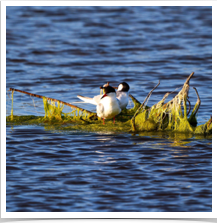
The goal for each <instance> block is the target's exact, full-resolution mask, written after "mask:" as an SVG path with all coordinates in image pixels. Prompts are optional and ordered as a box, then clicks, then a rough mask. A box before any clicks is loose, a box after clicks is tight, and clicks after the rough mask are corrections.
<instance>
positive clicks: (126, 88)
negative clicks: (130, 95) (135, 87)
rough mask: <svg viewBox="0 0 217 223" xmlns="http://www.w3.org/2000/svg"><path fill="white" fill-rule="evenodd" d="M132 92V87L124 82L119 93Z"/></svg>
mask: <svg viewBox="0 0 217 223" xmlns="http://www.w3.org/2000/svg"><path fill="white" fill-rule="evenodd" d="M129 90H130V86H129V85H128V84H127V83H126V82H122V83H120V84H119V85H118V91H125V92H128V91H129Z"/></svg>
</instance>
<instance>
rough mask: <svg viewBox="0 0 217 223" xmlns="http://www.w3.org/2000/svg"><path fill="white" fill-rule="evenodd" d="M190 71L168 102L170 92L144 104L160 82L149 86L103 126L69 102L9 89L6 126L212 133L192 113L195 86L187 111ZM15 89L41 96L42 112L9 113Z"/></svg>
mask: <svg viewBox="0 0 217 223" xmlns="http://www.w3.org/2000/svg"><path fill="white" fill-rule="evenodd" d="M193 75H194V73H191V74H190V76H189V77H188V78H187V80H186V81H185V83H184V85H183V87H182V89H181V90H180V92H179V93H178V94H177V95H176V96H175V97H174V98H173V99H172V100H170V101H169V102H167V103H165V100H166V98H167V97H168V96H169V94H170V93H166V94H165V95H164V97H163V98H162V100H161V101H159V102H158V103H157V104H155V105H153V106H152V107H148V106H147V101H148V100H149V98H150V97H151V94H152V92H153V91H154V90H155V88H157V87H158V85H159V84H160V82H159V83H158V85H157V86H155V88H154V89H152V90H151V91H150V92H149V94H148V95H147V97H146V98H145V100H144V101H143V103H140V102H139V101H138V100H136V98H134V97H133V96H132V95H130V97H131V100H132V101H133V103H134V107H133V108H131V109H124V110H122V112H121V113H120V114H119V115H118V116H116V122H115V124H113V122H112V121H111V120H106V124H105V125H103V123H102V121H101V119H100V118H98V117H97V115H96V113H94V112H90V111H88V110H85V109H82V108H79V107H77V106H75V105H71V104H69V103H66V102H63V101H60V100H57V99H52V98H47V97H44V96H41V95H36V94H31V93H28V92H24V91H21V90H17V89H13V88H10V90H11V91H12V106H11V107H12V109H11V115H9V116H7V117H6V121H7V124H8V125H24V124H25V125H27V124H30V125H46V126H55V127H56V128H58V129H62V130H81V131H88V132H126V133H129V132H133V133H141V132H182V133H190V134H196V135H197V134H202V135H211V134H212V117H211V118H210V120H209V121H208V122H206V123H204V124H203V125H199V126H198V125H197V118H196V114H197V112H198V110H199V107H200V104H201V101H200V98H199V94H198V92H197V89H196V88H194V90H195V92H196V94H197V98H198V99H197V102H196V104H195V105H194V107H193V109H192V110H191V103H190V101H189V100H188V91H189V81H190V79H191V78H192V76H193ZM14 91H18V92H21V93H24V94H28V95H30V96H34V97H38V98H42V99H43V103H44V111H45V115H44V117H42V116H15V115H14V114H13V94H14ZM65 105H66V106H70V107H71V108H72V111H71V112H68V113H64V112H63V108H64V106H65Z"/></svg>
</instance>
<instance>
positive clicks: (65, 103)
mask: <svg viewBox="0 0 217 223" xmlns="http://www.w3.org/2000/svg"><path fill="white" fill-rule="evenodd" d="M9 90H10V91H18V92H21V93H24V94H28V95H30V96H33V97H36V98H42V99H43V98H46V99H47V100H51V101H56V102H60V103H62V104H64V105H67V106H69V107H71V108H75V109H80V110H81V111H85V112H87V113H89V114H95V113H93V112H90V111H88V110H86V109H83V108H79V107H77V106H75V105H72V104H69V103H67V102H64V101H60V100H57V99H54V98H48V97H44V96H41V95H38V94H32V93H29V92H26V91H21V90H19V89H15V88H10V89H9Z"/></svg>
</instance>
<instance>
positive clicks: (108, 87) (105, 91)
mask: <svg viewBox="0 0 217 223" xmlns="http://www.w3.org/2000/svg"><path fill="white" fill-rule="evenodd" d="M100 88H101V89H103V90H104V94H103V96H102V97H101V99H102V98H104V97H105V96H107V95H108V94H109V93H112V92H113V93H116V92H115V89H114V88H113V87H111V86H106V87H100Z"/></svg>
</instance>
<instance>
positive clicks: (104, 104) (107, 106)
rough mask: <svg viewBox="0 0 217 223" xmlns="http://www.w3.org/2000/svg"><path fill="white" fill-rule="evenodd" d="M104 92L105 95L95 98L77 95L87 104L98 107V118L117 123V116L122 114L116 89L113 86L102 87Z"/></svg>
mask: <svg viewBox="0 0 217 223" xmlns="http://www.w3.org/2000/svg"><path fill="white" fill-rule="evenodd" d="M101 88H103V90H104V94H103V95H97V96H95V97H93V98H89V97H84V96H81V95H77V97H78V98H79V99H81V100H83V101H85V102H88V103H91V104H94V105H96V111H97V116H98V117H100V118H102V119H103V124H105V122H104V119H112V118H113V120H114V122H115V116H116V115H118V114H119V113H120V112H121V108H120V102H119V101H118V99H117V98H116V92H115V89H114V88H113V87H111V86H106V87H104V86H103V87H101Z"/></svg>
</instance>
